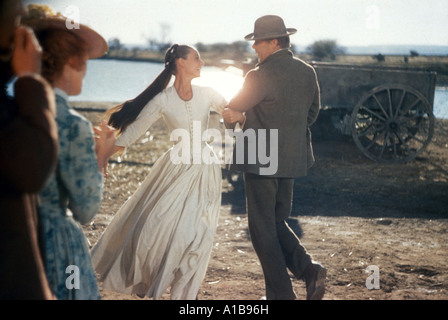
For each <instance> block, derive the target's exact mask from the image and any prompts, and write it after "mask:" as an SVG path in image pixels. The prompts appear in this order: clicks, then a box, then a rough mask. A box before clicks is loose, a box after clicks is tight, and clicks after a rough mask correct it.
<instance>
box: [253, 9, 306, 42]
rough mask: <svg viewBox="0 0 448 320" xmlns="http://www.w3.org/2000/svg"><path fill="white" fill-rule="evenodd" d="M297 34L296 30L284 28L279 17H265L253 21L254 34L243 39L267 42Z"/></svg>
mask: <svg viewBox="0 0 448 320" xmlns="http://www.w3.org/2000/svg"><path fill="white" fill-rule="evenodd" d="M296 32H297V29H294V28H286V27H285V23H284V22H283V19H282V18H280V17H279V16H273V15H266V16H262V17H260V18H258V19H257V20H256V21H255V25H254V32H253V33H249V34H248V35H247V36H245V37H244V39H246V40H248V41H251V40H267V39H275V38H281V37H286V36H289V35H291V34H294V33H296Z"/></svg>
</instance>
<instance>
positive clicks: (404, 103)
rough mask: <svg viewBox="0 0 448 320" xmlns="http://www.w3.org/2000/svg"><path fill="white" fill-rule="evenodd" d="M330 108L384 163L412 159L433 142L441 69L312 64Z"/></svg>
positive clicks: (365, 149)
mask: <svg viewBox="0 0 448 320" xmlns="http://www.w3.org/2000/svg"><path fill="white" fill-rule="evenodd" d="M312 65H313V66H314V68H315V70H316V73H317V76H318V81H319V85H320V89H321V102H322V107H323V109H324V110H328V111H330V112H331V113H332V118H333V119H335V121H333V123H334V124H335V126H336V127H338V129H340V130H341V131H342V132H343V133H346V134H351V135H352V137H353V140H354V142H355V144H356V146H357V147H358V148H359V150H360V151H361V152H362V153H363V154H364V155H365V156H367V157H368V158H370V159H372V160H374V161H378V162H400V163H404V162H409V161H412V160H413V159H414V158H415V157H416V156H417V155H418V154H420V153H421V152H422V151H423V150H425V148H426V147H427V146H428V144H429V143H430V142H431V139H432V136H433V132H434V115H433V103H434V92H435V87H436V73H435V72H431V71H425V70H416V69H403V68H389V67H365V66H353V65H336V64H328V63H312Z"/></svg>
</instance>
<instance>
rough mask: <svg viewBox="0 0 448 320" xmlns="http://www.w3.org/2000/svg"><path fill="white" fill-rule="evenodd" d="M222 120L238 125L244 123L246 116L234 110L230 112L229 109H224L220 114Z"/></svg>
mask: <svg viewBox="0 0 448 320" xmlns="http://www.w3.org/2000/svg"><path fill="white" fill-rule="evenodd" d="M222 117H223V119H224V120H225V121H226V122H228V123H235V122H238V123H239V124H240V125H241V124H243V123H244V121H245V120H246V116H245V115H244V114H243V113H241V112H239V111H235V110H231V109H229V108H225V109H224V110H223V112H222Z"/></svg>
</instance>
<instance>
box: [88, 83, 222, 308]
mask: <svg viewBox="0 0 448 320" xmlns="http://www.w3.org/2000/svg"><path fill="white" fill-rule="evenodd" d="M226 104H227V102H226V100H225V99H224V98H223V97H222V96H221V95H220V94H218V93H217V92H216V91H214V90H213V89H211V88H207V87H200V86H193V98H192V99H191V100H189V101H184V100H182V99H181V98H180V97H179V96H178V94H177V91H176V89H175V88H174V86H171V87H168V88H167V89H165V90H164V91H162V92H161V93H159V94H158V95H157V96H156V97H154V98H153V99H152V100H151V101H150V102H149V103H148V104H147V105H146V106H145V107H144V109H143V110H142V111H141V113H140V115H139V116H138V118H137V119H136V120H135V121H134V122H133V123H132V124H131V125H130V126H129V127H128V128H127V129H126V130H125V132H124V133H123V134H122V135H121V136H120V137H119V138H118V139H117V142H116V145H118V146H124V147H127V146H130V145H131V144H132V143H133V142H135V141H136V140H137V139H138V138H139V137H140V136H142V135H143V134H144V133H145V131H147V130H148V129H149V127H150V126H151V124H153V123H154V122H155V121H156V120H158V119H159V118H161V117H162V118H163V119H164V121H165V123H166V125H167V127H168V129H169V130H170V132H172V134H171V137H172V138H173V137H174V136H177V135H176V134H175V135H173V133H175V132H176V131H177V133H180V134H182V133H187V134H188V135H189V138H190V141H189V142H191V144H190V145H189V146H190V151H192V152H190V153H189V157H187V158H189V159H187V158H183V159H184V160H185V159H187V160H191V161H177V160H179V159H178V158H177V155H178V154H180V153H179V149H176V146H179V143H180V142H178V144H175V145H174V146H173V147H172V148H170V149H169V150H168V151H167V152H165V153H164V154H163V155H162V156H161V157H160V158H159V159H158V160H157V161H156V163H155V164H154V166H153V167H152V169H151V171H150V173H149V174H148V176H147V177H146V178H145V180H144V181H143V183H142V184H141V186H140V187H139V188H138V189H137V190H136V192H135V193H134V194H133V195H132V197H131V198H129V199H128V200H127V201H126V202H125V203H124V204H123V206H122V207H121V208H120V209H119V211H118V212H117V213H116V214H115V216H114V218H113V220H112V221H111V223H110V224H109V226H108V227H107V228H106V230H105V231H104V232H103V234H102V236H101V238H100V239H99V241H98V242H97V244H96V245H95V246H94V248H93V249H92V261H93V264H94V267H95V270H96V271H97V272H98V273H99V275H100V281H103V287H104V288H105V289H108V290H112V291H116V292H122V293H127V294H131V293H134V294H137V295H139V296H143V295H146V296H148V297H152V298H154V299H158V298H160V296H161V295H162V294H164V293H165V292H166V291H167V289H168V288H169V287H171V289H170V298H171V299H173V300H177V299H180V300H189V299H195V298H196V297H197V293H198V290H199V287H200V284H201V282H202V280H203V278H204V277H205V273H206V270H207V266H208V262H209V259H210V253H211V249H212V246H213V240H214V236H215V233H216V228H217V224H218V216H219V209H220V204H221V166H220V164H219V161H200V163H198V161H193V160H194V158H195V156H198V152H203V153H204V154H205V153H207V154H211V156H212V157H214V159H215V160H218V159H217V157H216V154H214V152H213V150H212V148H211V147H210V146H209V145H208V144H207V143H206V142H204V141H202V140H203V139H201V137H202V134H203V133H204V131H206V129H207V127H208V121H209V116H210V110H214V111H216V112H218V113H221V112H222V110H223V108H224V106H225V105H226ZM198 128H200V129H201V130H200V132H197V130H198ZM175 130H176V131H175ZM183 136H184V137H186V135H183ZM198 139H199V141H201V144H200V145H201V148H200V150H199V149H198V148H193V144H195V143H198ZM172 140H173V141H175V140H177V138H173V139H172ZM179 140H181V139H179ZM182 141H183V140H182ZM183 143H184V146H185V145H188V140H186V141H183ZM185 143H186V144H185ZM196 146H197V145H196ZM183 151H185V152H184V153H186V154H187V155H188V152H187V151H188V150H187V149H183ZM184 155H185V154H184ZM176 159H177V160H176ZM196 160H197V157H196Z"/></svg>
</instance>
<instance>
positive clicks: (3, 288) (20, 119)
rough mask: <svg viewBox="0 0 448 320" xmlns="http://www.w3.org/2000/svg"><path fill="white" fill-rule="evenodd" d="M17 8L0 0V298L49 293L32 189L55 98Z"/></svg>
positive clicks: (47, 162)
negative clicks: (11, 93) (11, 89)
mask: <svg viewBox="0 0 448 320" xmlns="http://www.w3.org/2000/svg"><path fill="white" fill-rule="evenodd" d="M22 10H23V9H22V4H21V2H20V1H19V0H7V1H1V3H0V86H1V89H0V300H1V299H8V300H10V299H26V300H28V299H52V298H53V294H52V293H51V290H50V287H49V286H48V282H47V279H46V276H45V270H44V264H43V259H42V256H41V252H40V250H39V236H38V215H37V206H38V195H37V194H38V192H39V191H40V190H41V189H42V188H43V186H44V185H45V183H46V181H47V179H48V177H49V175H50V173H51V172H52V170H53V169H54V167H55V164H56V158H57V154H58V139H57V138H58V137H57V126H56V122H55V120H54V118H55V100H54V93H53V90H52V89H51V87H50V85H49V84H48V83H47V82H46V81H45V80H44V79H43V78H42V77H41V76H40V75H39V73H40V66H41V60H40V59H41V49H40V46H39V44H38V42H37V40H36V38H35V37H34V34H33V33H32V31H31V30H29V29H27V28H24V27H23V26H19V25H18V21H19V19H18V18H20V14H21V11H22ZM13 75H15V76H17V78H18V79H17V81H16V83H15V85H14V98H10V97H8V95H7V93H6V85H7V83H8V81H9V80H11V79H12V76H13Z"/></svg>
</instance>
